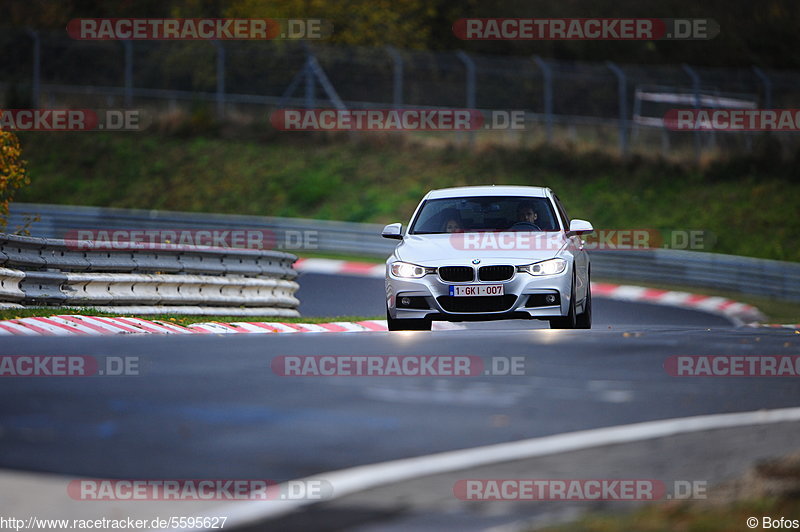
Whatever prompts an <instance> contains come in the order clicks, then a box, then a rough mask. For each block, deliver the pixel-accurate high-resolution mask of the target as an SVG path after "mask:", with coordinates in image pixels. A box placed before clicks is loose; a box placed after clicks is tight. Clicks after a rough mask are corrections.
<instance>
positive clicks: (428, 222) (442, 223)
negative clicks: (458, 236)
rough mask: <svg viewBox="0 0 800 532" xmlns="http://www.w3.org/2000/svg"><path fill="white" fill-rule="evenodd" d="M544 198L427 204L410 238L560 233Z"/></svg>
mask: <svg viewBox="0 0 800 532" xmlns="http://www.w3.org/2000/svg"><path fill="white" fill-rule="evenodd" d="M559 230H560V227H559V224H558V221H557V219H556V215H555V212H554V211H553V207H552V204H551V203H550V200H548V199H547V198H533V197H529V196H482V197H469V198H442V199H434V200H427V201H426V202H425V203H424V204H423V205H422V208H421V209H420V210H419V213H418V214H417V216H416V218H415V219H414V222H413V223H412V225H411V228H410V230H409V234H412V235H434V234H446V233H463V232H477V231H559Z"/></svg>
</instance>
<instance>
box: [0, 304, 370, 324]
mask: <svg viewBox="0 0 800 532" xmlns="http://www.w3.org/2000/svg"><path fill="white" fill-rule="evenodd" d="M62 314H78V315H81V316H101V317H108V318H113V317H115V316H135V317H139V318H142V319H145V320H159V321H168V322H170V323H176V324H178V325H184V326H185V325H191V324H192V323H207V322H211V321H220V322H225V323H230V322H235V321H272V322H281V323H328V322H331V321H364V320H382V319H385V316H336V317H329V318H303V317H300V318H279V317H276V316H225V315H220V316H182V315H178V314H150V315H141V314H125V313H121V312H97V311H95V310H93V309H91V308H80V309H75V308H61V307H53V308H30V309H0V320H12V319H17V318H30V317H34V316H43V317H47V316H56V315H62Z"/></svg>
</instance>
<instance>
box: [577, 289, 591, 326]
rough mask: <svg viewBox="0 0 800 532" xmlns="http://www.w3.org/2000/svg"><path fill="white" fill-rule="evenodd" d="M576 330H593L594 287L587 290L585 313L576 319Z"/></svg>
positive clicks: (584, 305)
mask: <svg viewBox="0 0 800 532" xmlns="http://www.w3.org/2000/svg"><path fill="white" fill-rule="evenodd" d="M575 324H576V328H578V329H591V328H592V285H591V283H589V286H588V287H587V288H586V302H585V303H584V304H583V312H581V313H580V314H578V317H577V318H576V319H575Z"/></svg>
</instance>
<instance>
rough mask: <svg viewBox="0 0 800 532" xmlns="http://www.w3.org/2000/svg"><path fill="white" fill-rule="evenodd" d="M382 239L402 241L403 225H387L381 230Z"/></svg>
mask: <svg viewBox="0 0 800 532" xmlns="http://www.w3.org/2000/svg"><path fill="white" fill-rule="evenodd" d="M381 236H382V237H383V238H392V239H394V240H403V224H401V223H396V224H389V225H387V226H386V227H384V228H383V232H382V233H381Z"/></svg>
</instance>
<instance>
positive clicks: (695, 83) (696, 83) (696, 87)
mask: <svg viewBox="0 0 800 532" xmlns="http://www.w3.org/2000/svg"><path fill="white" fill-rule="evenodd" d="M681 68H683V71H684V72H686V74H687V75H688V76H689V77H690V78H691V79H692V90H693V91H694V108H695V109H700V76H698V75H697V72H695V71H694V69H693V68H692V67H690V66H689V65H687V64H686V63H684V64H682V65H681ZM701 151H702V147H701V146H700V131H699V130H695V132H694V159H695V162H696V163H699V162H700V153H701Z"/></svg>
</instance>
